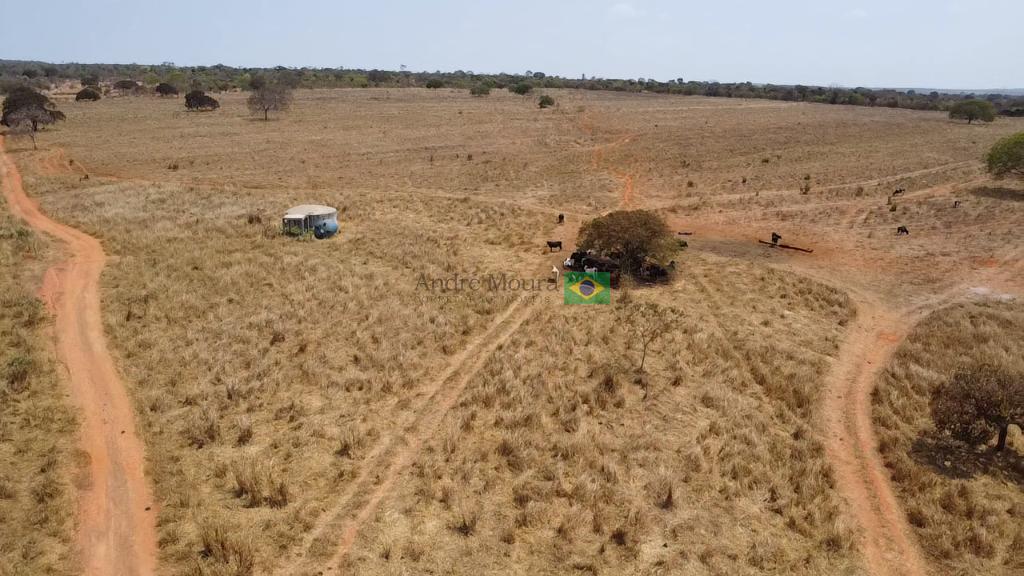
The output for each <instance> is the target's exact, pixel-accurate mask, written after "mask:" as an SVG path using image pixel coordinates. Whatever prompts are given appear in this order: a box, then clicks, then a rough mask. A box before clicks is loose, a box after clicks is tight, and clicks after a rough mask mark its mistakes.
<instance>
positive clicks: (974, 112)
mask: <svg viewBox="0 0 1024 576" xmlns="http://www.w3.org/2000/svg"><path fill="white" fill-rule="evenodd" d="M949 117H950V118H952V119H953V120H967V123H968V124H970V123H972V122H974V121H975V120H980V121H982V122H991V121H993V120H995V119H996V107H995V106H993V105H992V103H991V102H989V101H988V100H963V101H961V102H957V103H956V104H953V106H952V107H951V108H950V109H949Z"/></svg>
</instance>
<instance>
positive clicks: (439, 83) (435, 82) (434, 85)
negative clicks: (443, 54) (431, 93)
mask: <svg viewBox="0 0 1024 576" xmlns="http://www.w3.org/2000/svg"><path fill="white" fill-rule="evenodd" d="M424 86H426V87H427V88H430V89H432V90H436V89H438V88H443V87H444V80H441V79H440V78H431V79H430V80H427V83H426V84H424Z"/></svg>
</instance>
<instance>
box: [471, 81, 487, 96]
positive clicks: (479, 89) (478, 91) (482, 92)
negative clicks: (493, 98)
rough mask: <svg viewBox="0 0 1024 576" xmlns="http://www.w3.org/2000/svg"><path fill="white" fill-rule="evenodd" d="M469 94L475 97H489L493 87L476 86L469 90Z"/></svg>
mask: <svg viewBox="0 0 1024 576" xmlns="http://www.w3.org/2000/svg"><path fill="white" fill-rule="evenodd" d="M469 93H470V94H471V95H473V96H487V95H488V94H490V93H491V87H490V86H489V85H487V84H482V83H481V84H476V85H474V86H473V87H472V88H470V89H469Z"/></svg>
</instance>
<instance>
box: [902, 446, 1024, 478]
mask: <svg viewBox="0 0 1024 576" xmlns="http://www.w3.org/2000/svg"><path fill="white" fill-rule="evenodd" d="M910 457H911V458H913V459H914V461H915V462H917V463H918V464H920V465H922V466H926V467H928V468H931V469H932V470H933V471H934V472H935V473H937V474H940V475H942V476H945V477H947V478H953V479H958V480H968V479H971V478H974V477H976V476H979V475H982V474H984V475H987V476H990V477H992V478H995V479H998V480H1002V481H1005V482H1013V483H1014V484H1016V485H1017V486H1021V487H1024V455H1022V454H1021V453H1019V452H1017V451H1016V450H1014V449H1013V447H1011V446H1007V447H1006V449H1004V450H1003V451H1002V452H996V451H994V450H993V449H992V448H991V447H990V446H971V445H969V444H965V443H963V442H960V441H957V440H954V439H952V438H948V437H924V436H923V437H920V438H918V439H917V440H916V441H914V444H913V445H912V446H911V448H910Z"/></svg>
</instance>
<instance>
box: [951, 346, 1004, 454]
mask: <svg viewBox="0 0 1024 576" xmlns="http://www.w3.org/2000/svg"><path fill="white" fill-rule="evenodd" d="M931 412H932V419H933V420H934V421H935V426H936V428H938V429H939V430H943V431H946V432H948V433H949V434H950V435H952V436H953V437H954V438H956V439H958V440H962V441H964V442H970V443H972V444H979V443H982V442H987V441H988V440H990V439H991V438H992V436H994V435H995V436H997V440H996V451H1000V450H1002V449H1003V448H1005V447H1006V436H1007V433H1008V431H1009V428H1010V425H1011V424H1017V425H1018V426H1020V425H1022V424H1024V374H1014V373H1012V372H1010V371H1009V370H1007V369H1006V368H1004V367H1002V366H997V365H994V364H981V365H978V366H974V367H971V368H965V369H960V370H957V371H956V372H955V373H954V374H953V377H952V378H950V380H949V381H948V382H946V383H945V384H944V385H943V386H941V387H939V388H938V389H937V390H935V392H934V394H933V395H932V401H931Z"/></svg>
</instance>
